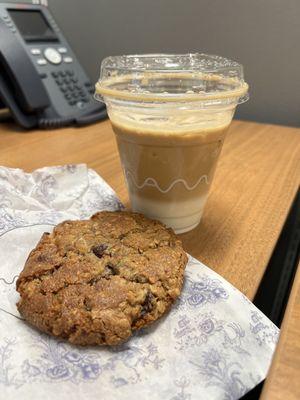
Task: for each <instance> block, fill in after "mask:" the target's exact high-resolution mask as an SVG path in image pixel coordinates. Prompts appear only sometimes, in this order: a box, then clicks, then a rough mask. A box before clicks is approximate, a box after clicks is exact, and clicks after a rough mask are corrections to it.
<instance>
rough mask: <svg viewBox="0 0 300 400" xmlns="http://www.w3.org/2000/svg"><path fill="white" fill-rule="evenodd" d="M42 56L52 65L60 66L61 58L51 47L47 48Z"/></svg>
mask: <svg viewBox="0 0 300 400" xmlns="http://www.w3.org/2000/svg"><path fill="white" fill-rule="evenodd" d="M44 56H45V58H47V60H48V61H49V62H51V63H52V64H60V63H61V61H62V56H61V55H60V54H59V52H58V51H57V50H55V49H53V48H52V47H47V49H46V50H44Z"/></svg>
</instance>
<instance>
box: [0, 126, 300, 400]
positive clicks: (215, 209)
mask: <svg viewBox="0 0 300 400" xmlns="http://www.w3.org/2000/svg"><path fill="white" fill-rule="evenodd" d="M65 163H87V164H88V165H89V167H91V168H94V169H95V170H96V171H97V172H98V173H99V174H100V175H101V176H102V177H103V178H104V179H105V180H106V181H107V182H108V183H109V184H110V185H111V186H112V187H113V188H114V189H115V191H116V192H117V194H118V195H119V197H120V199H121V200H122V201H123V202H125V203H126V204H128V198H127V194H126V189H125V185H124V180H123V176H122V172H121V166H120V162H119V158H118V154H117V149H116V145H115V142H114V138H113V133H112V131H111V127H110V125H109V122H108V121H106V122H102V123H99V124H97V125H93V126H89V127H85V128H80V129H76V128H67V129H61V130H56V131H34V132H23V131H20V130H18V128H17V127H16V126H15V125H13V124H7V125H4V124H2V125H0V165H5V166H9V167H16V168H23V169H25V170H26V171H31V170H33V169H35V168H39V167H43V166H46V165H58V164H65ZM299 183H300V129H297V128H288V127H282V126H275V125H264V124H257V123H252V122H251V123H250V122H241V121H234V122H233V123H232V125H231V127H230V130H229V133H228V137H227V139H226V141H225V145H224V148H223V151H222V154H221V158H220V161H219V164H218V167H217V171H216V175H215V178H214V183H213V185H212V188H211V192H210V195H209V199H208V202H207V205H206V208H205V212H204V215H203V218H202V222H201V223H200V225H199V226H198V227H197V228H196V229H195V230H193V231H192V232H189V233H186V234H183V235H181V237H182V240H183V243H184V246H185V249H186V251H188V252H189V253H191V254H192V255H193V256H195V257H197V258H198V259H200V260H201V261H202V262H204V263H205V264H207V265H208V266H210V267H211V268H213V269H214V270H215V271H217V272H218V273H219V274H221V275H222V276H224V278H225V279H227V280H228V281H230V282H231V283H232V284H233V285H235V286H236V287H237V288H238V289H240V290H241V291H242V292H243V293H245V294H246V295H247V296H248V297H249V298H250V299H253V297H254V295H255V293H256V290H257V288H258V285H259V283H260V281H261V278H262V276H263V274H264V272H265V269H266V266H267V263H268V261H269V258H270V256H271V254H272V251H273V249H274V246H275V244H276V241H277V239H278V236H279V234H280V231H281V229H282V226H283V224H284V222H285V219H286V216H287V214H288V212H289V209H290V206H291V204H292V201H293V199H294V197H295V194H296V192H297V189H298V187H299ZM299 287H300V272H299V271H298V275H297V280H296V281H295V285H294V288H293V295H292V296H291V299H290V303H289V307H288V310H287V313H286V317H285V320H284V326H283V330H282V333H281V338H280V342H279V347H278V350H277V353H276V356H275V359H274V362H273V364H272V367H271V373H270V378H269V379H268V381H267V385H266V387H265V389H264V393H263V395H262V397H263V399H264V400H266V399H268V400H269V399H272V400H273V399H274V400H275V399H286V400H289V399H296V398H297V399H298V398H300V394H299V389H298V386H297V385H298V382H297V380H298V379H297V378H298V377H299V363H300V344H299V343H300V339H299V322H298V321H299V317H300V306H299V302H300V289H299Z"/></svg>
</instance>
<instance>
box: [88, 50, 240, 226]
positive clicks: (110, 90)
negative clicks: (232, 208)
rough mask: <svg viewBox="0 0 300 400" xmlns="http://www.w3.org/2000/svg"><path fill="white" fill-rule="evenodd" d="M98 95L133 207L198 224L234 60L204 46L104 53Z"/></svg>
mask: <svg viewBox="0 0 300 400" xmlns="http://www.w3.org/2000/svg"><path fill="white" fill-rule="evenodd" d="M95 97H96V99H98V100H100V101H103V102H104V103H105V104H106V106H107V111H108V115H109V118H110V121H111V124H112V127H113V130H114V132H115V136H116V140H117V144H118V148H119V153H120V157H121V162H122V166H123V171H124V176H125V180H126V183H127V188H128V192H129V198H130V203H131V208H132V210H133V211H137V212H141V213H143V214H145V215H147V216H149V217H151V218H154V219H158V220H160V221H162V222H163V223H165V224H166V225H167V226H170V227H172V228H173V229H174V230H175V232H176V233H182V232H187V231H189V230H191V229H193V228H194V227H196V226H197V225H198V224H199V222H200V219H201V215H202V212H203V208H204V205H205V202H206V199H207V195H208V192H209V187H210V185H211V183H212V179H213V175H214V172H215V169H216V165H217V161H218V158H219V155H220V152H221V149H222V145H223V142H224V139H225V135H226V131H227V128H228V126H229V125H230V123H231V120H232V117H233V114H234V111H235V108H236V106H237V104H240V103H243V102H245V101H246V100H247V99H248V85H247V84H246V83H245V81H244V79H243V68H242V66H241V65H240V64H238V63H236V62H234V61H230V60H228V59H225V58H222V57H218V56H211V55H206V54H185V55H166V54H149V55H129V56H116V57H108V58H106V59H104V61H103V62H102V65H101V73H100V79H99V81H98V83H97V84H96V93H95Z"/></svg>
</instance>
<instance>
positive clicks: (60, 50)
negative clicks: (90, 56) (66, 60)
mask: <svg viewBox="0 0 300 400" xmlns="http://www.w3.org/2000/svg"><path fill="white" fill-rule="evenodd" d="M57 50H58V52H59V53H61V54H65V53H66V52H67V49H66V48H65V47H59V48H58V49H57Z"/></svg>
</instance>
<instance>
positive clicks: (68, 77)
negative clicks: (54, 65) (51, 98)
mask: <svg viewBox="0 0 300 400" xmlns="http://www.w3.org/2000/svg"><path fill="white" fill-rule="evenodd" d="M52 76H53V78H54V80H55V82H56V84H57V85H58V87H59V89H60V91H61V92H62V93H63V95H64V97H65V99H66V100H67V102H68V103H69V104H70V106H74V105H78V106H79V105H80V108H82V106H83V105H84V104H85V103H88V102H89V93H90V91H89V90H88V88H87V87H84V86H81V85H80V83H79V82H78V78H77V77H76V76H75V74H74V71H72V70H64V71H57V72H52Z"/></svg>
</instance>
